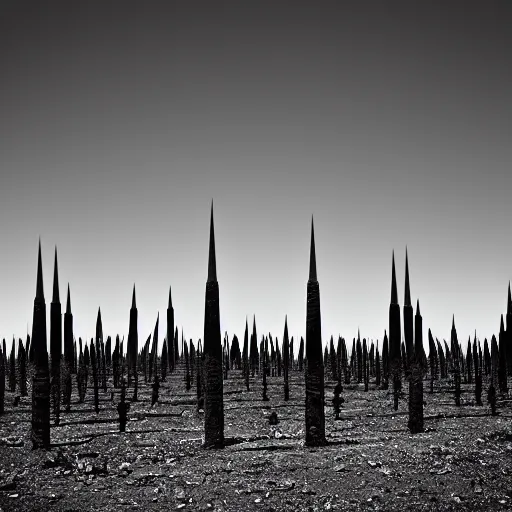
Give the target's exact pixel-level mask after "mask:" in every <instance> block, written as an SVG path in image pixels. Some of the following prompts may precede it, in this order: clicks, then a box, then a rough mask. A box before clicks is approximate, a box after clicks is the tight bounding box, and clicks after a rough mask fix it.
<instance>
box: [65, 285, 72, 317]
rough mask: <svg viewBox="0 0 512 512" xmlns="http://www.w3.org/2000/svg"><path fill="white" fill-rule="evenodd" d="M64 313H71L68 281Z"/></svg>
mask: <svg viewBox="0 0 512 512" xmlns="http://www.w3.org/2000/svg"><path fill="white" fill-rule="evenodd" d="M66 313H68V314H71V295H70V293H69V283H68V298H67V301H66Z"/></svg>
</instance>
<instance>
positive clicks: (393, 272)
mask: <svg viewBox="0 0 512 512" xmlns="http://www.w3.org/2000/svg"><path fill="white" fill-rule="evenodd" d="M391 304H398V290H397V287H396V270H395V251H393V257H392V270H391Z"/></svg>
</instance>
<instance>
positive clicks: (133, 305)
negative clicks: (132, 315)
mask: <svg viewBox="0 0 512 512" xmlns="http://www.w3.org/2000/svg"><path fill="white" fill-rule="evenodd" d="M136 308H137V303H136V301H135V284H134V285H133V295H132V309H136Z"/></svg>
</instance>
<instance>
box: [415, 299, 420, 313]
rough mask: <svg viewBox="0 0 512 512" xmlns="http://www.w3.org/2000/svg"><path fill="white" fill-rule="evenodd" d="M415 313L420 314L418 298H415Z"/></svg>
mask: <svg viewBox="0 0 512 512" xmlns="http://www.w3.org/2000/svg"><path fill="white" fill-rule="evenodd" d="M416 315H418V316H420V315H421V312H420V299H417V300H416Z"/></svg>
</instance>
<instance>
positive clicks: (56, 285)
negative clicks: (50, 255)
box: [52, 246, 60, 304]
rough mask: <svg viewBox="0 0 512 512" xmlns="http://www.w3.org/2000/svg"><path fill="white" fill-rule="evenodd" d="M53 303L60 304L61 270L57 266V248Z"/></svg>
mask: <svg viewBox="0 0 512 512" xmlns="http://www.w3.org/2000/svg"><path fill="white" fill-rule="evenodd" d="M52 302H53V303H55V304H57V303H60V297H59V269H58V264H57V246H55V263H54V267H53V297H52Z"/></svg>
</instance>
